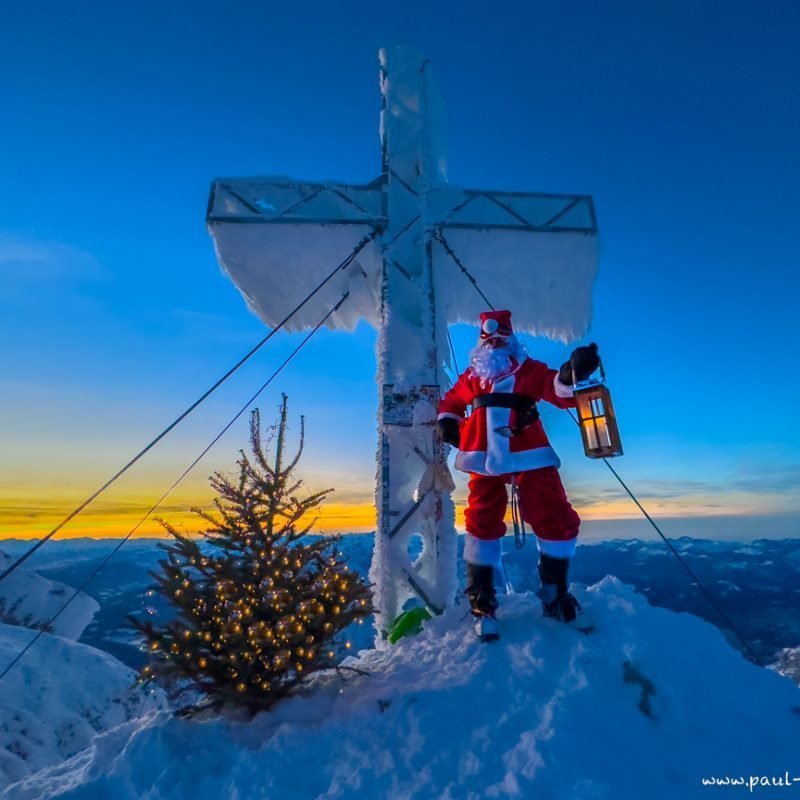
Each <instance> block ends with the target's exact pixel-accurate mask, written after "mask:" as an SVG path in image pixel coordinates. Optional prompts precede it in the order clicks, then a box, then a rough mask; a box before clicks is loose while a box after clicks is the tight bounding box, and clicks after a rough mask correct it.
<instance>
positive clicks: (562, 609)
mask: <svg viewBox="0 0 800 800" xmlns="http://www.w3.org/2000/svg"><path fill="white" fill-rule="evenodd" d="M568 572H569V559H568V558H554V557H553V556H548V555H547V554H546V553H539V578H540V580H541V582H542V585H541V588H540V589H539V591H538V592H537V594H538V596H539V599H540V600H541V601H542V610H543V611H544V615H545V616H546V617H554V618H555V619H558V620H561V621H562V622H574V621H575V619H576V618H577V616H578V613H579V612H580V610H581V604H580V603H579V602H578V601H577V600H576V599H575V596H574V595H572V594H570V592H569V591H568V586H569V584H568V581H567V574H568Z"/></svg>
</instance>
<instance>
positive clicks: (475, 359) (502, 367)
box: [469, 336, 527, 389]
mask: <svg viewBox="0 0 800 800" xmlns="http://www.w3.org/2000/svg"><path fill="white" fill-rule="evenodd" d="M526 355H527V353H526V352H525V345H523V344H522V343H521V342H520V341H519V339H517V337H516V336H511V337H509V340H508V344H507V345H506V346H505V347H495V348H492V347H485V346H484V345H483V344H482V343H479V344H478V345H477V346H476V347H473V348H472V350H471V351H470V354H469V364H470V367H471V369H472V374H473V375H477V376H478V377H479V378H480V379H481V388H483V389H485V388H486V382H487V381H493V380H494V379H495V378H497V377H499V376H500V375H504V374H505V373H507V372H511V370H512V369H513V368H514V367H515V366H516V364H519V363H521V362H522V361H523V360H524V359H525V356H526Z"/></svg>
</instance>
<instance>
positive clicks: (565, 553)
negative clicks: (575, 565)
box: [536, 536, 578, 558]
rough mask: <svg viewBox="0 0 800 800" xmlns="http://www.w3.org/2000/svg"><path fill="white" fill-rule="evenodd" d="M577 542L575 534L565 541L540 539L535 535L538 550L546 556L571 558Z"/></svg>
mask: <svg viewBox="0 0 800 800" xmlns="http://www.w3.org/2000/svg"><path fill="white" fill-rule="evenodd" d="M577 543H578V537H577V536H574V537H573V538H572V539H567V540H565V541H561V540H559V541H555V540H553V539H540V538H539V537H538V536H537V537H536V544H537V545H538V546H539V552H540V553H544V554H545V555H548V556H552V557H553V558H572V556H574V555H575V549H576V548H577V546H578V544H577Z"/></svg>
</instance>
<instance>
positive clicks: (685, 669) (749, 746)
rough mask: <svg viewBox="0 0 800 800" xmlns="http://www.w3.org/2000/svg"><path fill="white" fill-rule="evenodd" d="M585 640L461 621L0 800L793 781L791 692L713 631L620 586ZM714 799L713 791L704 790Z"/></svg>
mask: <svg viewBox="0 0 800 800" xmlns="http://www.w3.org/2000/svg"><path fill="white" fill-rule="evenodd" d="M579 594H580V597H581V598H582V600H583V601H584V603H585V606H586V608H587V610H588V611H590V612H591V616H592V619H593V621H594V622H595V624H596V630H595V632H593V633H590V634H588V635H585V634H581V633H580V632H578V631H575V630H573V629H570V628H567V627H565V626H563V625H561V624H559V623H556V622H554V621H552V620H545V619H543V618H542V617H541V615H540V610H539V606H538V601H537V600H536V598H535V597H534V596H533V595H529V594H525V595H512V596H508V597H505V598H503V603H502V605H501V609H500V614H499V617H500V620H501V627H502V636H503V638H502V639H501V640H500V641H499V642H497V643H493V644H490V645H482V644H480V643H478V642H477V641H476V640H475V638H474V635H473V632H472V629H471V624H470V621H469V619H461V617H462V615H463V614H464V609H456V610H454V611H453V612H452V613H451V614H450V615H449V616H447V617H442V618H438V619H435V620H432V621H431V622H429V623H428V624H427V625H426V627H425V629H424V630H423V632H422V634H420V635H419V636H418V637H416V638H413V639H407V640H403V641H401V643H400V644H398V645H397V646H396V647H393V648H387V649H381V650H370V651H362V652H361V653H359V654H358V656H356V657H354V658H352V659H349V660H348V666H350V667H353V668H355V669H358V670H364V671H366V672H368V673H369V675H368V676H367V675H360V674H358V673H356V672H354V671H351V672H346V673H345V677H346V680H344V681H343V680H342V679H340V678H336V677H334V676H328V677H321V678H319V679H318V681H317V686H316V687H315V690H314V691H312V692H310V693H309V694H308V695H307V696H304V697H296V698H292V699H290V700H288V701H286V702H284V703H282V704H280V705H279V706H278V707H276V709H275V710H274V711H273V712H272V713H264V714H260V715H259V716H257V717H256V718H255V719H254V720H252V721H251V722H249V723H245V722H236V721H233V720H230V719H227V720H226V719H212V720H199V719H195V720H180V719H176V718H174V717H172V716H170V715H169V714H168V713H159V714H156V715H152V716H151V717H148V718H143V719H141V720H138V721H134V722H131V723H129V724H127V725H123V726H120V727H118V728H117V729H115V730H112V731H109V732H108V733H106V734H104V735H102V736H99V737H97V738H95V739H94V740H93V742H92V745H91V747H90V748H89V749H88V750H87V751H85V752H84V753H81V754H80V755H77V756H76V757H75V758H73V759H72V760H71V761H69V762H67V763H65V764H63V765H60V766H58V767H54V768H52V769H49V770H45V771H43V772H41V773H39V774H38V775H36V776H34V777H32V778H30V779H28V780H27V781H25V782H24V783H20V784H18V785H16V786H14V787H11V788H10V790H9V792H8V793H7V797H8V798H9V799H11V798H13V800H23V798H24V800H32V799H33V798H45V797H47V798H50V797H64V798H81V800H88V799H89V798H98V800H99V798H109V797H113V798H115V800H134V798H141V797H147V798H148V800H157V798H160V799H163V800H168V799H169V800H178V798H186V797H196V798H206V797H225V798H247V797H253V798H255V797H260V798H281V800H287V799H288V798H303V800H306V799H307V798H319V799H320V800H322V798H325V799H326V800H331V799H332V798H342V797H351V796H357V797H367V798H405V799H410V798H419V799H420V800H422V799H423V798H424V800H429V799H430V798H449V799H451V800H455V798H468V799H474V800H478V798H487V797H489V798H506V797H536V798H595V799H599V798H614V799H615V800H617V798H620V797H648V798H664V799H665V800H666V798H670V800H674V798H675V797H681V798H687V797H698V798H700V797H706V798H707V797H708V793H709V789H708V787H704V786H703V785H702V783H701V781H702V779H703V778H708V777H711V776H725V775H731V776H739V775H744V776H749V775H775V776H782V775H783V774H784V772H785V771H786V770H792V769H793V768H794V769H797V767H796V756H797V746H796V742H797V740H798V735H800V690H799V689H798V688H797V687H796V686H795V685H794V684H793V683H792V682H791V681H789V680H787V679H786V678H784V677H781V676H780V675H778V674H776V673H775V672H773V671H770V670H764V669H760V668H758V667H756V666H754V665H753V664H751V663H749V662H747V661H746V660H744V659H743V658H742V656H741V655H740V654H739V653H738V652H736V651H735V650H733V649H732V648H731V647H730V646H729V645H728V644H727V643H726V642H725V640H724V639H723V637H722V635H721V634H720V633H719V632H718V631H717V630H716V628H714V627H713V626H711V625H709V624H707V623H705V622H703V621H702V620H699V619H697V618H695V617H692V616H690V615H688V614H674V613H672V612H670V611H666V610H663V609H657V608H652V607H650V606H649V605H648V604H647V602H646V600H645V599H644V598H643V597H642V596H641V595H638V594H636V593H635V592H634V591H633V590H631V589H630V588H628V587H627V586H625V585H624V584H622V583H620V582H619V581H618V580H616V579H615V578H605V579H604V580H603V581H601V582H600V583H598V584H596V585H594V586H592V587H590V588H589V589H588V590H585V591H583V592H580V593H579ZM711 791H712V793H713V790H711Z"/></svg>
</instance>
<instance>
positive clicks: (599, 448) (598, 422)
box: [573, 364, 622, 458]
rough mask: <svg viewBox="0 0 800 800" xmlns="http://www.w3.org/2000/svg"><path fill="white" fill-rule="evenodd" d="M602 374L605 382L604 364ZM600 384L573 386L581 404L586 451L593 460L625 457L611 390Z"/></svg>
mask: <svg viewBox="0 0 800 800" xmlns="http://www.w3.org/2000/svg"><path fill="white" fill-rule="evenodd" d="M600 373H601V375H602V377H603V380H605V372H604V371H603V365H602V364H600ZM603 380H600V381H589V382H585V383H582V384H580V385H578V386H575V387H573V391H574V395H575V400H576V402H577V404H578V424H579V425H580V426H581V436H582V437H583V449H584V451H585V452H586V455H587V456H588V457H589V458H613V457H614V456H621V455H622V441H621V439H620V436H619V428H618V427H617V418H616V417H615V416H614V406H613V404H612V402H611V393H610V392H609V391H608V387H607V386H606V385H605V384H604V383H603Z"/></svg>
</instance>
